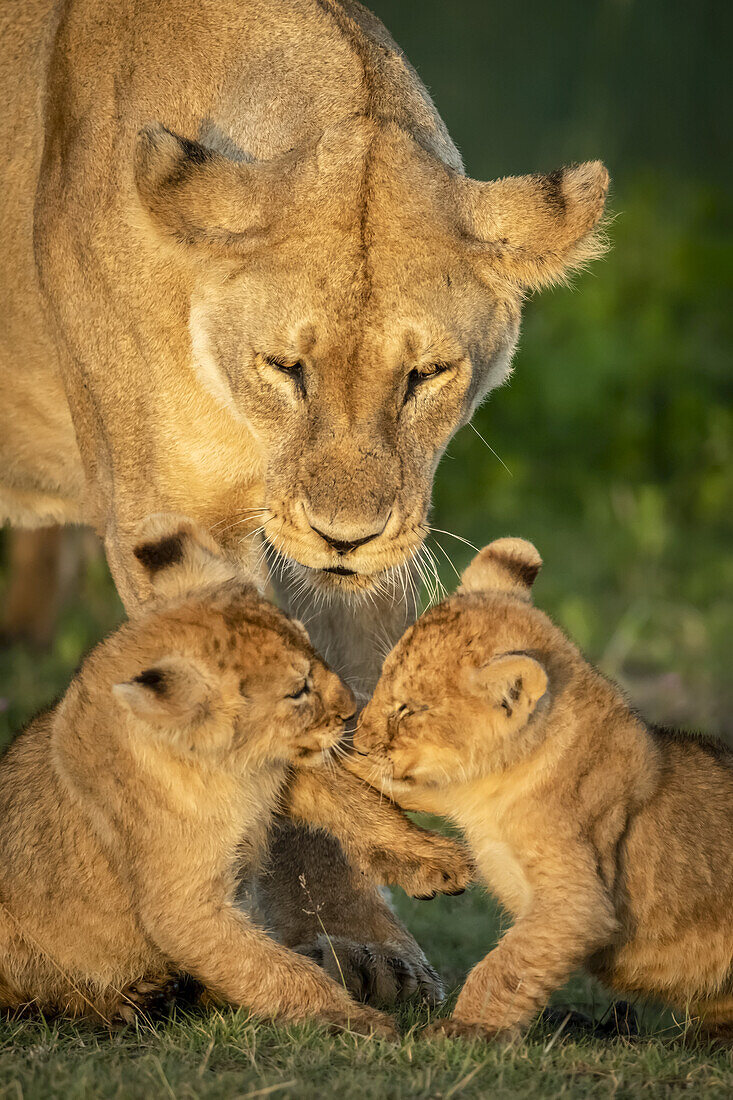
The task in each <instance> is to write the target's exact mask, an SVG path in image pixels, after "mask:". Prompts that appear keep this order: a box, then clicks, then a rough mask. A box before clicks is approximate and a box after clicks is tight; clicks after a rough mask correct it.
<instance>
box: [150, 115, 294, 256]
mask: <svg viewBox="0 0 733 1100" xmlns="http://www.w3.org/2000/svg"><path fill="white" fill-rule="evenodd" d="M296 166H297V160H296V158H295V157H294V155H293V154H292V153H291V154H285V155H284V156H283V157H280V158H277V159H276V160H274V161H266V162H256V161H248V160H245V159H244V158H243V159H241V160H234V159H231V158H230V157H228V156H224V155H223V154H222V153H218V152H215V151H214V150H213V149H208V148H206V146H204V145H200V144H199V143H198V142H196V141H189V140H188V139H187V138H183V137H180V136H179V135H178V134H174V133H173V131H172V130H168V129H167V128H166V127H165V126H161V125H160V124H159V123H155V124H153V125H151V126H147V127H145V129H144V130H141V131H140V133H139V134H138V136H137V144H136V147H135V160H134V173H135V184H136V186H137V190H138V194H139V196H140V199H141V201H142V203H143V207H144V208H145V209H146V210H147V212H148V214H149V215H150V216H151V217H152V218H153V220H154V222H155V223H156V224H157V225H158V227H159V228H160V229H162V230H163V231H164V232H165V233H167V234H168V235H169V237H170V238H171V239H172V240H174V241H177V242H178V243H179V244H185V245H202V246H205V247H206V248H207V249H208V250H209V251H210V252H213V253H215V254H220V255H223V256H231V255H237V254H240V253H241V252H243V251H247V250H249V249H251V248H252V247H254V246H257V245H261V244H263V243H264V241H265V237H266V235H267V232H268V229H269V227H270V223H271V221H272V220H273V219H274V218H275V217H276V216H277V214H278V211H279V209H282V206H283V195H284V190H283V189H284V188H290V187H291V186H292V180H291V177H292V173H293V171H294V170H295V169H296Z"/></svg>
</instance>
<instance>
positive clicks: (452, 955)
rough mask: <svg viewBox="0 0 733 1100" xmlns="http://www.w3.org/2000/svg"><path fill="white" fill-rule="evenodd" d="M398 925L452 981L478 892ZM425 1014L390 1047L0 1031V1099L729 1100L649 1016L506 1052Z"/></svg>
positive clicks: (268, 1035) (243, 1037) (186, 1020)
mask: <svg viewBox="0 0 733 1100" xmlns="http://www.w3.org/2000/svg"><path fill="white" fill-rule="evenodd" d="M397 905H398V908H399V911H400V913H401V915H402V916H403V918H404V919H405V920H406V921H407V923H408V924H409V925H410V927H411V928H412V930H413V931H414V932H415V933H416V934H417V935H418V936H419V938H420V940H421V942H422V943H423V945H424V946H425V948H426V949H427V951H428V953H429V954H430V955H431V957H432V958H433V960H434V961H435V962H437V963H438V964H439V965H440V966H441V968H442V970H443V972H444V974H445V975H446V976H447V977H448V979H449V981H450V982H451V983H452V985H454V986H457V985H458V984H459V982H460V980H461V979H462V977H463V975H464V973H465V971H466V969H467V967H468V966H469V965H470V964H471V962H472V961H474V960H476V959H477V958H479V957H480V956H481V954H482V953H483V952H484V951H485V950H486V949H487V948H488V947H490V945H491V943H492V942H493V941H494V938H495V936H496V934H497V929H498V920H499V917H498V914H497V912H496V910H495V909H494V907H493V905H492V903H491V902H490V901H489V900H488V899H487V898H485V897H484V896H483V895H482V894H481V893H480V891H478V890H473V891H469V892H468V893H467V894H466V895H464V896H463V897H462V898H445V899H444V898H440V899H437V900H436V901H434V902H430V903H424V902H423V903H420V902H414V901H412V900H410V899H408V898H405V897H404V895H401V896H400V897H399V898H398V899H397ZM557 999H558V1000H559V1001H562V1002H563V1003H566V1004H568V1003H574V1004H579V1005H584V1006H588V1005H589V1004H592V1005H593V1006H594V1008H595V1010H596V1012H597V1013H602V1012H603V1010H604V1007H605V1005H606V1004H607V999H606V998H605V995H604V994H603V993H602V991H600V990H599V989H597V988H593V987H592V986H591V985H590V983H589V982H588V981H587V980H586V979H584V978H576V979H575V980H574V981H573V982H571V983H570V985H569V986H568V988H567V990H565V991H563V992H562V993H561V994H560V995H559V996H558V998H557ZM428 1015H429V1013H428V1010H427V1009H418V1008H415V1007H412V1006H403V1007H402V1008H401V1009H400V1012H399V1019H400V1023H401V1025H402V1027H403V1030H404V1037H403V1040H402V1042H401V1043H400V1044H399V1045H395V1046H393V1045H390V1044H387V1043H383V1042H381V1041H375V1040H370V1039H364V1038H360V1037H356V1036H353V1035H344V1034H341V1035H333V1036H332V1035H328V1034H325V1033H324V1032H323V1031H322V1030H320V1029H319V1028H317V1027H315V1026H311V1025H308V1026H298V1027H294V1026H291V1027H273V1026H271V1025H269V1024H263V1023H261V1022H257V1021H254V1020H252V1019H251V1018H249V1017H248V1015H247V1013H245V1012H243V1011H241V1010H240V1011H234V1010H228V1009H225V1010H221V1011H212V1010H208V1011H207V1012H205V1013H196V1014H194V1013H191V1014H180V1015H178V1016H174V1017H173V1018H172V1019H171V1020H169V1021H167V1022H163V1023H158V1024H156V1025H153V1026H148V1025H147V1024H146V1023H144V1022H141V1023H140V1024H139V1025H138V1026H137V1028H129V1029H127V1030H121V1031H118V1032H115V1033H112V1034H111V1035H110V1034H108V1033H107V1032H106V1031H105V1030H99V1029H94V1028H92V1027H90V1026H87V1025H85V1024H81V1025H80V1024H73V1023H70V1022H66V1021H53V1022H43V1021H28V1020H16V1021H9V1022H6V1023H3V1024H2V1025H0V1097H3V1098H4V1097H13V1098H15V1097H17V1098H18V1100H20V1098H24V1100H32V1098H35V1097H38V1098H41V1097H42V1098H44V1100H46V1098H49V1100H51V1098H59V1100H75V1098H79V1100H82V1098H83V1100H88V1098H89V1097H95V1098H100V1100H102V1098H106V1097H110V1098H112V1097H124V1098H130V1100H135V1098H140V1100H147V1098H148V1097H150V1096H156V1097H160V1098H161V1100H165V1098H170V1100H173V1098H174V1097H175V1098H176V1100H186V1098H194V1097H196V1098H198V1097H206V1098H210V1100H224V1098H226V1100H234V1098H239V1100H245V1098H246V1097H250V1098H252V1100H254V1098H255V1097H265V1096H273V1097H276V1098H279V1100H287V1098H297V1100H322V1098H324V1097H338V1098H339V1100H341V1098H350V1097H359V1098H360V1100H390V1098H408V1097H416V1098H417V1097H420V1098H421V1100H423V1098H424V1100H427V1098H436V1100H438V1098H442V1100H449V1098H451V1097H456V1098H457V1097H460V1098H461V1100H470V1098H479V1097H486V1096H491V1097H492V1098H496V1100H501V1098H503V1097H526V1096H545V1097H559V1096H568V1097H591V1096H592V1097H633V1098H634V1100H636V1098H637V1097H642V1096H643V1097H671V1096H678V1095H682V1094H683V1093H684V1094H686V1095H692V1096H695V1097H710V1098H714V1097H721V1098H723V1097H725V1098H727V1097H729V1096H730V1095H731V1093H733V1060H732V1057H731V1054H730V1053H729V1052H725V1051H716V1050H714V1049H712V1048H711V1047H709V1046H705V1045H696V1044H694V1043H686V1042H685V1041H684V1027H676V1026H674V1024H673V1021H672V1020H671V1019H670V1018H668V1017H666V1016H664V1015H660V1014H659V1013H658V1012H655V1011H654V1010H651V1011H649V1012H648V1013H647V1015H646V1027H647V1028H648V1029H649V1031H648V1034H647V1035H645V1036H644V1037H643V1038H641V1039H639V1040H637V1041H635V1042H630V1041H626V1040H622V1039H617V1040H614V1041H612V1042H600V1041H598V1040H595V1039H589V1038H583V1037H580V1038H578V1037H572V1036H571V1037H568V1036H564V1035H563V1034H562V1033H560V1034H559V1035H558V1034H556V1033H555V1030H554V1029H553V1028H550V1027H548V1026H546V1025H542V1024H538V1025H537V1026H536V1027H535V1028H534V1029H533V1031H532V1032H531V1034H530V1036H529V1038H528V1039H526V1040H524V1041H523V1042H521V1043H519V1044H518V1045H516V1046H514V1047H502V1046H498V1045H492V1044H484V1043H481V1042H465V1041H462V1040H444V1041H438V1040H430V1041H425V1040H422V1039H421V1038H420V1031H421V1027H422V1025H423V1023H424V1022H425V1021H426V1020H427V1018H428Z"/></svg>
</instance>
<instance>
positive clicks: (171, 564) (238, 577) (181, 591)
mask: <svg viewBox="0 0 733 1100" xmlns="http://www.w3.org/2000/svg"><path fill="white" fill-rule="evenodd" d="M133 554H134V556H135V558H136V560H137V563H138V570H139V572H140V573H141V574H142V576H141V577H140V578H139V579H140V581H141V582H142V584H141V588H142V589H143V590H144V589H145V588H146V587H147V588H148V590H149V592H150V593H151V594H152V596H154V597H159V598H162V599H164V600H174V599H180V598H185V597H186V596H190V595H193V594H195V593H196V592H199V591H201V590H202V589H205V588H208V587H211V586H215V585H219V584H225V583H226V582H227V581H238V582H239V583H240V584H242V586H243V587H250V586H251V587H252V589H253V591H257V590H258V589H257V586H256V584H255V581H254V578H253V577H251V576H250V575H249V574H248V573H246V572H245V571H244V570H243V569H242V568H241V567H238V566H237V564H236V563H235V562H232V561H230V560H229V559H228V558H227V557H226V556H225V555H224V552H223V550H222V549H221V547H220V546H219V545H218V543H216V542H215V541H214V539H213V538H212V537H211V535H209V534H208V533H207V532H206V531H204V530H203V528H201V527H199V525H198V524H197V523H195V522H194V521H193V520H191V519H189V518H188V517H187V516H180V515H177V514H175V513H172V512H157V513H154V514H153V515H150V516H148V517H147V518H146V519H144V520H143V521H142V523H140V524H139V525H138V527H137V529H136V531H135V538H134V544H133Z"/></svg>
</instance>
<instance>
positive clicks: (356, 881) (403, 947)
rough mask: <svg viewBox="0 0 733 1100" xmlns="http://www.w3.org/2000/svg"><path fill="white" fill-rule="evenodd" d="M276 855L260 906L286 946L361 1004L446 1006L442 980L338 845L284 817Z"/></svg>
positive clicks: (260, 884)
mask: <svg viewBox="0 0 733 1100" xmlns="http://www.w3.org/2000/svg"><path fill="white" fill-rule="evenodd" d="M269 850H270V857H269V862H268V864H267V866H266V867H265V868H264V869H263V873H262V874H261V875H260V876H259V878H258V880H257V883H256V889H255V905H256V908H257V909H258V910H259V912H260V913H261V914H262V916H263V919H264V920H265V922H266V925H267V928H268V929H269V930H270V931H271V932H272V933H273V935H275V936H276V937H277V938H278V940H280V942H281V943H284V944H286V945H287V946H288V947H292V948H294V949H295V950H296V951H298V952H301V953H303V954H305V955H307V956H308V957H309V958H311V959H314V960H315V961H316V962H318V963H319V964H320V965H321V966H322V967H324V969H325V970H326V971H327V972H328V973H329V974H330V975H331V977H332V978H333V979H334V980H335V981H337V982H340V981H342V980H343V981H344V982H345V983H346V986H347V988H348V989H349V991H350V992H351V994H352V995H353V996H354V997H358V998H359V999H361V1000H365V1001H374V1002H377V1003H379V1004H391V1003H394V1002H396V1001H401V1000H405V999H407V998H409V997H412V996H418V997H419V998H421V999H422V1000H424V1001H428V1002H430V1003H437V1002H439V1001H441V1000H442V998H443V995H444V994H443V985H442V982H441V980H440V977H439V976H438V974H437V973H436V972H435V970H434V969H433V968H432V967H431V966H430V964H429V963H428V961H427V959H426V958H425V956H424V954H423V953H422V951H421V950H420V947H419V946H418V944H417V943H416V942H415V940H414V939H413V937H412V936H411V935H410V933H409V932H408V931H407V930H406V929H405V928H404V926H403V925H402V924H401V923H400V921H399V920H398V919H397V917H396V916H395V914H394V913H393V912H392V910H391V908H390V907H389V905H388V903H387V901H386V900H385V898H384V897H383V896H382V894H381V893H380V892H379V890H378V889H377V888H376V887H375V885H374V883H373V882H372V880H371V879H370V878H369V877H368V876H367V875H365V874H364V873H363V872H362V871H361V870H359V869H358V868H357V867H354V865H353V864H352V863H351V862H350V861H349V860H348V859H347V858H346V856H345V855H344V851H343V849H342V847H341V845H340V844H339V843H338V841H337V840H335V839H334V838H333V837H332V836H329V835H328V834H327V833H325V832H315V831H314V830H312V829H306V828H303V827H301V826H298V825H296V824H295V823H294V822H291V821H288V820H287V819H285V818H281V819H278V820H277V822H276V824H275V826H274V829H273V833H272V836H271V840H270V846H269Z"/></svg>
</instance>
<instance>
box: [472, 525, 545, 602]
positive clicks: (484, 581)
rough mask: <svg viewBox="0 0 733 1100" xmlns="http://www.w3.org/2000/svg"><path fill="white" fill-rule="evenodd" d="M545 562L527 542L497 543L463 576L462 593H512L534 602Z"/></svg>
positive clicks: (479, 554)
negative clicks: (538, 579)
mask: <svg viewBox="0 0 733 1100" xmlns="http://www.w3.org/2000/svg"><path fill="white" fill-rule="evenodd" d="M541 568H542V558H541V557H540V555H539V553H538V551H537V549H536V547H535V546H533V545H532V543H531V542H527V540H526V539H511V538H508V539H495V540H494V541H493V542H490V543H489V545H488V546H484V548H483V550H481V551H480V552H479V553H478V554H477V555H476V557H475V558H474V559H473V561H472V562H471V564H470V565H469V566H468V568H467V569H466V570H464V572H463V575H462V576H461V585H460V587H459V589H458V591H459V592H488V591H491V590H495V591H496V590H498V591H500V592H511V593H512V595H513V596H519V597H520V598H521V599H523V600H531V598H532V585H533V584H534V582H535V580H536V579H537V574H538V573H539V571H540V569H541Z"/></svg>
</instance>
